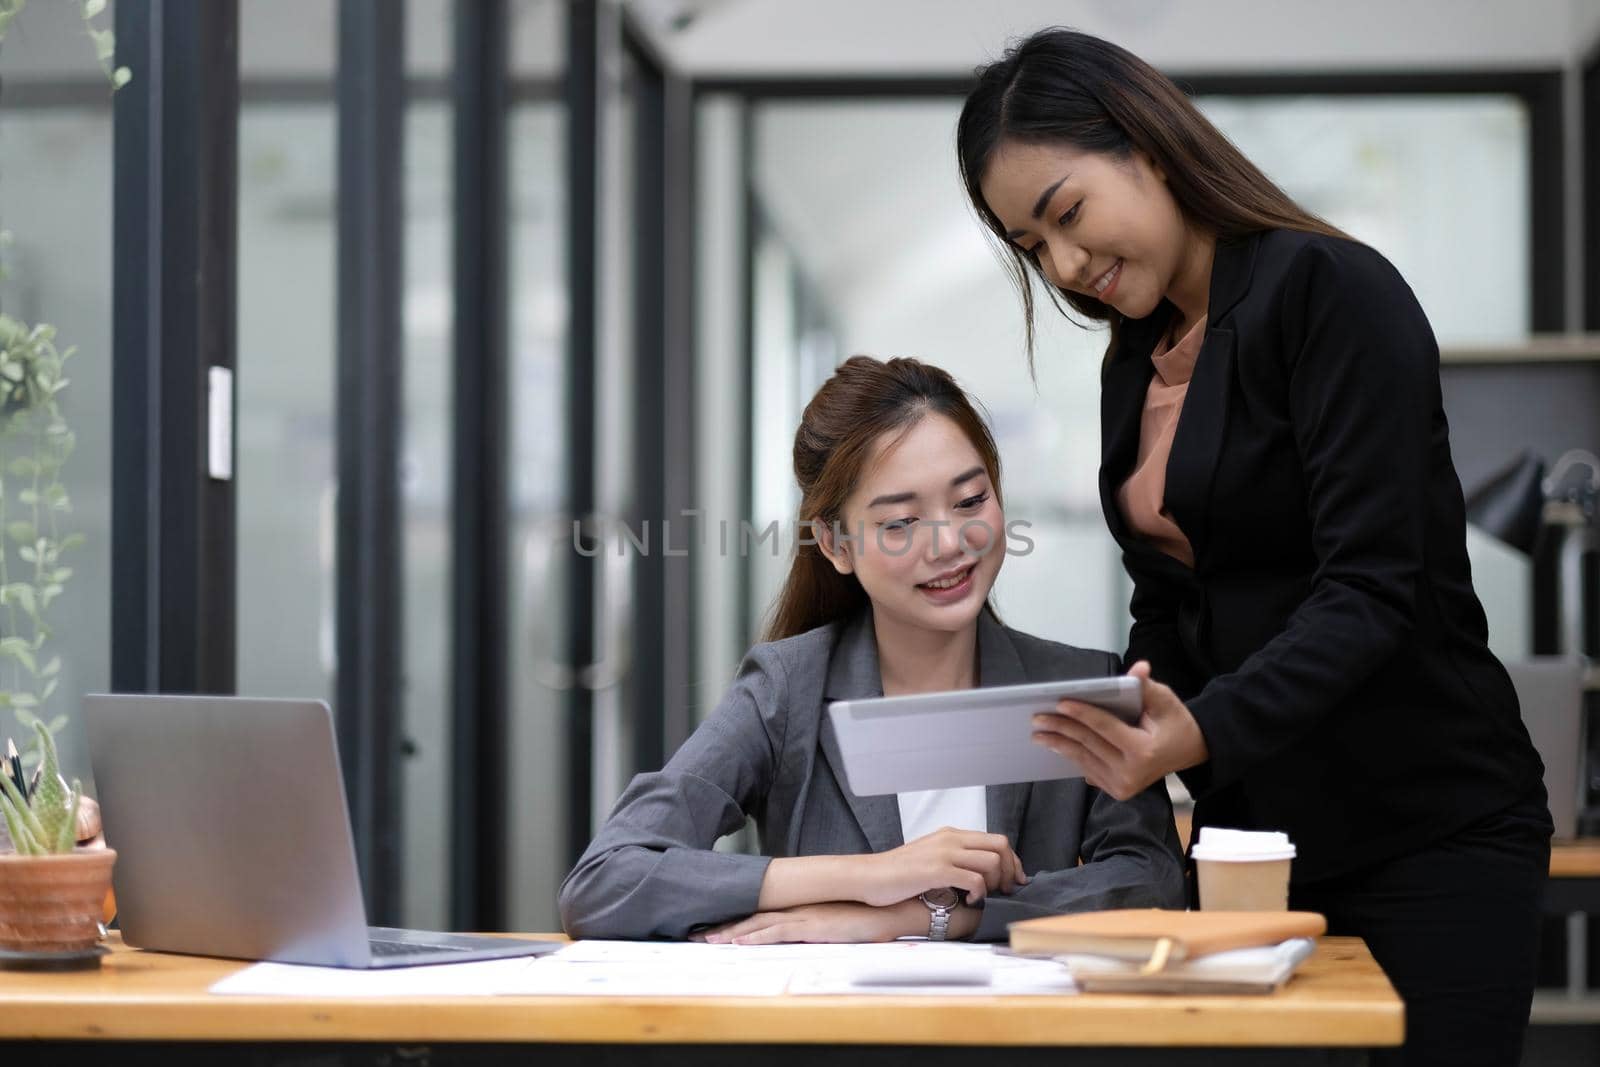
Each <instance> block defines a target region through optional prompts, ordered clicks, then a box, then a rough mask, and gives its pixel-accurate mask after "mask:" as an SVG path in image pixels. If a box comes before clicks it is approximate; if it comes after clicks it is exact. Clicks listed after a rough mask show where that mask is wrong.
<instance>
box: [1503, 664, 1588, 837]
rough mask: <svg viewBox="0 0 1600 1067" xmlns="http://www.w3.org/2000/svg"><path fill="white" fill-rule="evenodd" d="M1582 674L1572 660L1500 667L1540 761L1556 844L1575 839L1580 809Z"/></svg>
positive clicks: (1585, 666)
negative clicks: (1542, 764)
mask: <svg viewBox="0 0 1600 1067" xmlns="http://www.w3.org/2000/svg"><path fill="white" fill-rule="evenodd" d="M1587 670H1588V661H1586V660H1584V659H1581V658H1579V657H1577V656H1565V657H1563V656H1540V657H1538V658H1536V659H1530V660H1523V661H1522V662H1520V663H1515V662H1514V663H1507V664H1506V672H1507V673H1508V674H1510V675H1511V684H1512V686H1513V687H1515V689H1516V691H1517V702H1518V703H1519V704H1520V705H1521V706H1522V722H1523V724H1524V725H1525V726H1527V728H1528V736H1529V737H1530V738H1531V739H1532V740H1533V747H1534V748H1536V749H1538V750H1539V757H1540V758H1541V759H1543V760H1544V789H1545V793H1546V794H1547V795H1548V797H1549V803H1550V817H1551V819H1552V820H1553V821H1554V822H1555V827H1556V829H1555V836H1556V838H1557V839H1558V840H1570V839H1571V838H1574V837H1577V836H1578V811H1579V809H1581V808H1582V807H1583V753H1584V751H1585V750H1586V747H1587V746H1586V745H1585V743H1584V740H1585V739H1584V735H1583V698H1584V688H1583V679H1584V675H1585V672H1586V671H1587Z"/></svg>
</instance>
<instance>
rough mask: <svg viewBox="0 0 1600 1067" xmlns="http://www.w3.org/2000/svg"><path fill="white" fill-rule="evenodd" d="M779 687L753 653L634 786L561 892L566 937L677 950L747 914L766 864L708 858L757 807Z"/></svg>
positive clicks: (780, 673)
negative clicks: (706, 929)
mask: <svg viewBox="0 0 1600 1067" xmlns="http://www.w3.org/2000/svg"><path fill="white" fill-rule="evenodd" d="M785 683H786V676H785V673H784V666H783V662H782V660H781V659H780V658H779V656H778V655H777V654H776V653H775V652H774V651H773V650H772V648H771V647H770V646H757V647H756V648H754V649H752V650H751V652H750V654H749V655H748V656H747V657H746V658H745V660H744V662H743V663H742V664H741V665H740V667H739V671H738V674H737V675H736V677H735V679H734V683H733V686H732V687H731V688H730V689H729V691H728V693H727V695H725V696H724V697H723V699H722V702H721V703H720V704H718V705H717V707H716V709H715V710H714V711H713V712H712V713H711V714H710V715H709V716H708V717H707V718H706V719H705V721H703V722H702V723H701V724H700V726H699V727H698V728H696V730H695V731H694V733H693V734H691V735H690V737H689V739H688V740H687V741H685V742H684V744H683V746H682V747H681V748H679V749H678V751H677V752H676V753H675V754H674V755H673V757H672V759H671V760H669V761H668V762H667V765H666V766H665V767H664V768H662V769H661V770H660V771H658V772H655V773H650V774H640V775H636V776H635V777H634V779H633V781H632V782H631V783H630V784H629V786H628V788H627V791H626V792H624V793H623V795H622V799H621V800H619V801H618V802H617V805H616V807H615V809H613V810H612V812H611V815H610V817H608V818H607V819H606V822H605V825H604V826H602V827H601V828H600V832H599V833H598V834H597V835H595V839H594V840H593V841H592V842H591V843H590V845H589V848H588V849H587V850H586V851H585V852H584V854H583V856H582V858H580V859H579V860H578V864H577V866H576V867H574V868H573V869H572V872H571V873H570V874H568V875H567V877H566V880H565V881H564V882H562V884H561V891H560V893H559V895H558V898H557V901H558V905H559V908H560V911H561V925H562V927H563V928H564V929H565V930H566V932H567V933H568V934H569V935H570V936H572V937H575V938H584V937H588V938H619V939H629V940H642V939H646V938H675V939H682V938H684V937H686V936H688V934H689V933H690V931H691V930H692V929H693V928H694V927H696V926H701V925H707V924H715V923H721V922H726V921H728V920H731V919H737V918H742V917H744V916H746V915H749V914H751V913H752V912H754V911H755V910H756V902H757V900H758V899H759V897H760V895H761V882H762V879H763V878H764V877H765V876H766V870H767V864H768V863H770V862H771V860H770V859H769V858H768V857H766V856H751V855H744V854H738V853H730V852H717V851H713V848H712V846H713V845H714V844H715V843H716V841H717V839H718V838H719V837H722V836H724V835H726V834H730V833H733V832H734V831H736V830H738V829H739V828H740V827H742V826H744V824H745V820H746V817H747V815H749V814H752V813H753V812H754V810H755V809H756V808H758V807H759V806H760V804H761V803H763V800H764V798H765V797H766V795H767V792H768V790H769V789H770V787H771V783H772V779H773V773H774V768H775V767H776V766H777V755H778V753H779V752H780V751H782V746H783V731H784V728H785V725H786V721H787V720H786V716H785V710H786V708H787V694H786V684H785Z"/></svg>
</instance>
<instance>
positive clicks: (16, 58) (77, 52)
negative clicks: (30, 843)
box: [0, 4, 112, 780]
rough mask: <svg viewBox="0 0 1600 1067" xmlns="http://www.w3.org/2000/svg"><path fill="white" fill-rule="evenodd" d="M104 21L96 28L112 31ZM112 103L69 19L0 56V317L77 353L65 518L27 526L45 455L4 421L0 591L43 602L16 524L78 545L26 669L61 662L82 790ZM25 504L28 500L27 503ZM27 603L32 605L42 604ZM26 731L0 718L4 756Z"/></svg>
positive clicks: (32, 9) (93, 610) (96, 561)
mask: <svg viewBox="0 0 1600 1067" xmlns="http://www.w3.org/2000/svg"><path fill="white" fill-rule="evenodd" d="M109 22H110V16H109V14H108V15H106V16H103V17H102V18H101V19H100V20H97V23H96V25H102V24H107V25H108V24H109ZM111 199H112V185H111V95H110V91H109V85H108V84H107V82H106V78H105V75H104V74H102V73H101V71H100V68H99V66H98V65H97V64H96V63H95V59H94V54H93V49H92V48H91V46H90V42H89V40H88V39H87V38H86V37H85V36H84V31H83V21H82V19H81V18H80V11H79V8H78V6H77V5H69V4H32V5H29V6H28V7H27V8H26V9H25V10H24V11H23V13H22V14H21V15H20V16H19V17H18V18H17V20H16V21H15V22H14V23H13V24H12V26H11V29H10V32H9V33H8V34H7V37H6V40H5V43H4V46H3V47H0V230H8V231H10V233H11V235H12V243H11V244H10V245H9V247H5V248H0V264H3V266H4V268H5V271H6V272H7V273H8V274H9V277H8V278H7V279H6V280H4V281H0V313H4V314H5V315H7V316H10V317H12V318H13V319H15V320H18V321H20V322H23V323H26V324H28V325H29V326H33V325H37V324H40V323H49V324H51V325H54V326H55V327H56V329H57V331H58V332H57V334H56V338H55V342H54V343H55V346H56V348H57V350H58V351H65V350H66V349H68V348H71V349H75V350H76V351H75V354H74V355H73V356H71V357H70V359H69V361H68V362H67V364H66V366H65V368H64V374H65V376H66V377H67V378H68V379H69V380H70V383H71V384H70V385H68V386H67V388H66V389H64V390H63V391H62V392H61V393H60V394H59V396H58V401H59V410H60V414H61V417H62V419H63V420H65V424H66V427H67V429H68V430H69V431H70V432H71V433H72V435H73V437H74V438H75V442H74V445H73V448H72V450H71V453H70V455H69V456H68V457H67V459H66V461H65V463H64V465H63V466H62V467H61V468H60V484H61V486H62V488H63V489H65V490H66V493H67V497H68V501H69V504H70V508H71V510H68V511H58V512H55V513H54V514H52V513H51V512H50V511H49V510H48V509H47V508H46V509H44V510H42V511H41V512H40V513H39V514H38V515H37V516H36V515H35V511H36V509H35V507H34V506H33V505H32V504H29V503H26V502H24V500H23V499H22V493H23V491H24V490H28V489H31V488H32V484H31V483H32V482H33V478H32V477H31V475H27V474H26V473H25V472H23V471H21V470H20V469H19V468H18V467H16V466H13V465H14V464H17V463H18V462H19V461H23V462H26V461H29V460H33V459H35V458H37V457H38V456H39V455H41V454H42V453H41V449H40V446H39V444H38V443H37V442H36V441H35V440H34V438H33V433H32V431H31V430H30V429H28V426H29V425H33V426H38V425H41V422H40V420H38V419H35V418H30V419H29V420H28V421H27V422H26V423H25V422H24V420H23V419H22V418H20V417H19V416H18V414H17V413H16V412H15V411H5V412H0V479H3V499H4V504H3V511H0V536H3V537H4V538H5V542H4V551H3V556H0V559H3V563H0V567H3V570H0V582H3V583H6V584H10V583H25V584H28V585H31V586H33V587H34V588H35V589H36V591H38V592H42V590H43V588H44V587H45V586H47V585H48V584H50V583H48V582H45V581H40V580H39V579H38V578H37V577H36V576H35V575H34V567H33V565H32V564H29V563H27V562H26V561H24V560H22V559H21V558H20V557H19V556H18V550H19V549H20V547H21V546H20V545H19V543H18V542H17V539H16V536H15V533H16V532H15V531H10V530H9V529H8V528H9V527H10V525H11V524H13V523H18V522H25V523H28V524H30V525H33V526H35V527H36V528H37V529H38V531H39V532H40V533H43V534H45V535H46V536H51V534H50V530H51V529H52V528H53V529H54V535H53V536H54V537H55V538H56V539H57V540H58V542H59V541H60V540H61V539H65V538H66V537H68V536H70V535H72V534H78V535H81V536H82V538H83V543H82V544H81V545H78V546H77V547H72V548H68V549H66V550H65V551H63V552H62V554H61V556H60V559H59V565H60V566H61V567H65V568H68V569H70V570H71V572H72V573H71V575H70V577H67V578H66V579H65V580H63V581H61V582H60V583H59V584H60V585H61V586H62V587H63V588H62V591H61V593H60V594H59V595H58V596H54V597H52V598H51V602H50V603H49V605H48V606H47V607H44V608H43V610H42V618H43V621H44V622H45V624H46V625H47V626H48V628H49V635H48V636H47V638H46V640H45V643H44V644H43V645H42V646H41V647H40V649H39V651H38V652H37V654H36V655H35V656H34V665H35V666H36V667H38V668H40V671H41V674H42V673H43V672H44V670H45V669H46V668H47V667H48V665H49V663H50V662H51V661H53V660H54V659H55V658H56V657H60V663H61V665H60V673H59V682H58V685H57V686H56V688H55V690H54V692H52V693H51V694H50V695H49V696H48V698H46V699H45V700H44V702H43V705H42V707H41V708H40V709H35V710H37V711H39V713H40V714H41V717H43V718H45V719H52V718H54V717H56V716H59V715H65V716H68V720H69V721H68V723H67V724H66V726H65V727H64V728H63V729H62V731H61V733H60V735H59V737H60V748H61V755H62V759H63V761H64V766H65V768H66V773H67V774H68V775H69V776H74V775H75V776H79V777H82V778H84V779H85V780H88V779H89V777H90V774H89V760H88V751H87V748H86V747H85V743H84V727H83V721H82V716H81V715H80V714H79V713H78V709H79V708H80V707H81V703H82V696H83V694H84V693H87V692H97V691H104V690H105V689H107V688H108V687H109V685H110V680H111V678H110V671H111V666H110V664H111V638H110V634H111V629H110V627H111V613H110V607H109V605H110V603H111V358H112V352H111V241H112V228H111ZM30 499H31V497H30ZM38 599H39V598H38V596H37V593H36V603H37V602H38ZM35 635H36V630H35V626H34V624H33V622H32V621H31V620H30V619H28V618H27V613H26V612H25V611H24V610H23V609H22V608H21V607H20V606H19V605H16V604H13V605H11V606H9V607H6V608H0V636H3V637H12V636H20V637H23V638H25V639H28V640H30V641H32V640H33V639H34V637H35ZM48 685H49V681H48V679H47V678H45V677H42V676H39V675H35V674H33V672H31V671H29V670H28V668H27V667H26V666H25V665H24V664H23V663H22V662H21V661H19V660H17V659H15V658H4V659H0V693H4V694H6V695H7V696H8V697H9V698H10V699H9V700H8V701H7V703H11V702H13V701H15V700H16V697H17V696H18V695H20V694H28V695H32V696H41V695H43V693H44V691H45V689H46V688H47V687H48ZM31 736H32V734H31V731H25V730H24V729H23V728H22V726H21V724H20V723H19V722H18V721H17V719H16V718H15V716H14V712H13V711H12V710H11V709H10V708H8V707H0V743H3V739H4V738H6V737H15V738H16V740H17V742H18V744H19V745H23V744H25V743H26V741H27V739H28V738H29V737H31Z"/></svg>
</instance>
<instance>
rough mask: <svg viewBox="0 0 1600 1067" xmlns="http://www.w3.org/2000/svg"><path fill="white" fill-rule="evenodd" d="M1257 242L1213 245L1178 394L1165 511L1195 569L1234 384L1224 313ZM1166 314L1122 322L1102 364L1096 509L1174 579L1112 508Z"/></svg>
mask: <svg viewBox="0 0 1600 1067" xmlns="http://www.w3.org/2000/svg"><path fill="white" fill-rule="evenodd" d="M1260 243H1261V234H1259V233H1251V234H1244V235H1243V236H1240V237H1234V238H1225V239H1223V240H1219V241H1218V242H1217V248H1216V254H1215V256H1214V258H1213V259H1212V264H1211V289H1210V293H1209V295H1208V297H1207V305H1206V314H1207V316H1208V317H1207V323H1206V336H1205V340H1204V342H1202V344H1201V346H1200V354H1199V356H1198V358H1197V359H1196V360H1195V368H1194V375H1193V376H1192V377H1191V378H1190V379H1189V388H1188V390H1187V392H1186V393H1185V394H1184V400H1183V411H1182V412H1181V413H1180V415H1179V417H1178V427H1177V429H1176V431H1175V432H1174V434H1173V440H1172V453H1171V455H1170V456H1169V457H1168V459H1167V479H1166V496H1165V504H1166V510H1167V512H1168V513H1169V514H1170V515H1171V516H1172V517H1173V520H1174V521H1176V522H1177V524H1178V528H1179V529H1180V530H1182V531H1183V534H1184V536H1185V537H1187V538H1188V539H1189V544H1190V545H1191V546H1192V547H1193V548H1194V554H1195V570H1196V571H1203V570H1205V567H1206V559H1207V548H1208V547H1209V546H1208V544H1207V541H1208V536H1207V535H1208V533H1209V530H1208V525H1209V523H1208V518H1209V516H1208V508H1209V503H1210V496H1211V483H1212V476H1213V474H1214V473H1215V471H1216V466H1217V460H1218V458H1219V457H1220V456H1221V454H1222V439H1223V430H1224V429H1225V427H1226V425H1227V417H1228V394H1229V392H1230V390H1229V384H1230V383H1231V382H1232V380H1233V356H1234V329H1233V320H1232V318H1231V317H1230V312H1232V310H1233V308H1234V306H1235V305H1236V304H1238V303H1239V301H1240V300H1242V299H1243V298H1244V296H1245V294H1246V293H1248V292H1249V291H1250V282H1251V277H1252V275H1253V273H1254V270H1255V261H1256V249H1257V248H1258V247H1259V245H1260ZM1172 310H1173V309H1172V305H1171V303H1170V302H1169V301H1167V300H1162V301H1161V303H1160V304H1159V305H1158V306H1157V307H1156V310H1155V311H1152V312H1151V313H1150V314H1149V315H1146V316H1145V317H1144V318H1142V319H1130V320H1128V321H1127V322H1124V323H1123V326H1122V335H1121V337H1120V338H1119V342H1118V345H1117V350H1116V351H1115V352H1113V353H1112V354H1111V358H1110V360H1109V361H1108V362H1107V364H1106V370H1105V374H1104V376H1103V378H1102V381H1101V387H1100V428H1101V429H1100V433H1101V448H1100V455H1101V463H1100V505H1101V508H1102V509H1103V510H1104V512H1105V516H1106V525H1107V526H1109V527H1110V529H1111V534H1112V536H1113V537H1115V538H1116V539H1117V543H1118V544H1119V545H1121V546H1122V548H1123V549H1124V550H1126V551H1129V552H1133V553H1136V554H1138V555H1139V556H1141V557H1142V558H1144V559H1146V561H1147V562H1148V563H1151V564H1153V565H1155V566H1157V567H1162V568H1166V569H1170V570H1172V572H1173V576H1174V577H1180V578H1181V577H1189V576H1191V575H1192V573H1193V572H1190V571H1189V569H1188V568H1187V567H1185V566H1184V565H1183V564H1182V563H1180V562H1179V561H1177V560H1175V559H1173V558H1172V557H1170V556H1168V555H1166V554H1165V553H1164V552H1162V551H1160V550H1159V549H1157V548H1155V547H1154V546H1152V545H1151V544H1150V543H1149V542H1148V541H1146V540H1145V539H1144V538H1143V537H1140V536H1138V535H1137V534H1135V533H1134V532H1133V531H1132V530H1130V529H1129V528H1128V524H1127V523H1126V522H1125V521H1124V520H1123V517H1122V509H1121V508H1120V507H1118V506H1117V489H1118V488H1120V487H1121V485H1122V483H1123V482H1124V481H1126V480H1127V478H1128V475H1129V474H1131V473H1132V472H1133V465H1134V462H1135V461H1136V460H1137V459H1138V455H1139V433H1140V425H1141V422H1142V417H1143V413H1144V401H1145V393H1146V392H1147V391H1148V390H1149V387H1150V378H1151V376H1152V375H1153V374H1154V373H1155V365H1154V364H1153V363H1152V362H1151V360H1150V353H1151V351H1153V349H1154V347H1155V343H1156V340H1157V338H1158V336H1159V334H1160V333H1161V331H1162V330H1163V329H1165V327H1166V324H1167V317H1168V316H1169V315H1170V314H1171V313H1172Z"/></svg>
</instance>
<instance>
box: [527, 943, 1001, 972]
mask: <svg viewBox="0 0 1600 1067" xmlns="http://www.w3.org/2000/svg"><path fill="white" fill-rule="evenodd" d="M913 946H922V948H921V949H920V951H933V952H939V951H941V950H944V951H951V950H953V951H967V952H971V951H974V950H976V951H979V952H987V951H988V946H987V945H973V944H970V943H968V942H962V943H960V944H956V943H954V942H943V943H938V942H930V941H926V940H922V939H917V940H905V941H888V942H882V943H874V944H866V945H806V944H785V945H708V944H706V943H705V942H703V941H574V942H573V943H572V944H570V945H567V946H566V947H565V948H561V949H557V950H556V951H555V952H552V953H550V954H549V955H547V956H545V957H543V958H544V959H546V960H554V961H557V962H561V963H636V964H645V963H659V964H668V965H670V966H674V967H682V966H691V967H694V966H709V965H716V964H719V963H739V964H749V963H772V962H777V961H785V962H787V961H795V960H818V959H820V960H839V959H872V958H876V957H880V956H883V955H886V954H897V953H903V952H905V951H907V950H908V949H910V948H912V947H913Z"/></svg>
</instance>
